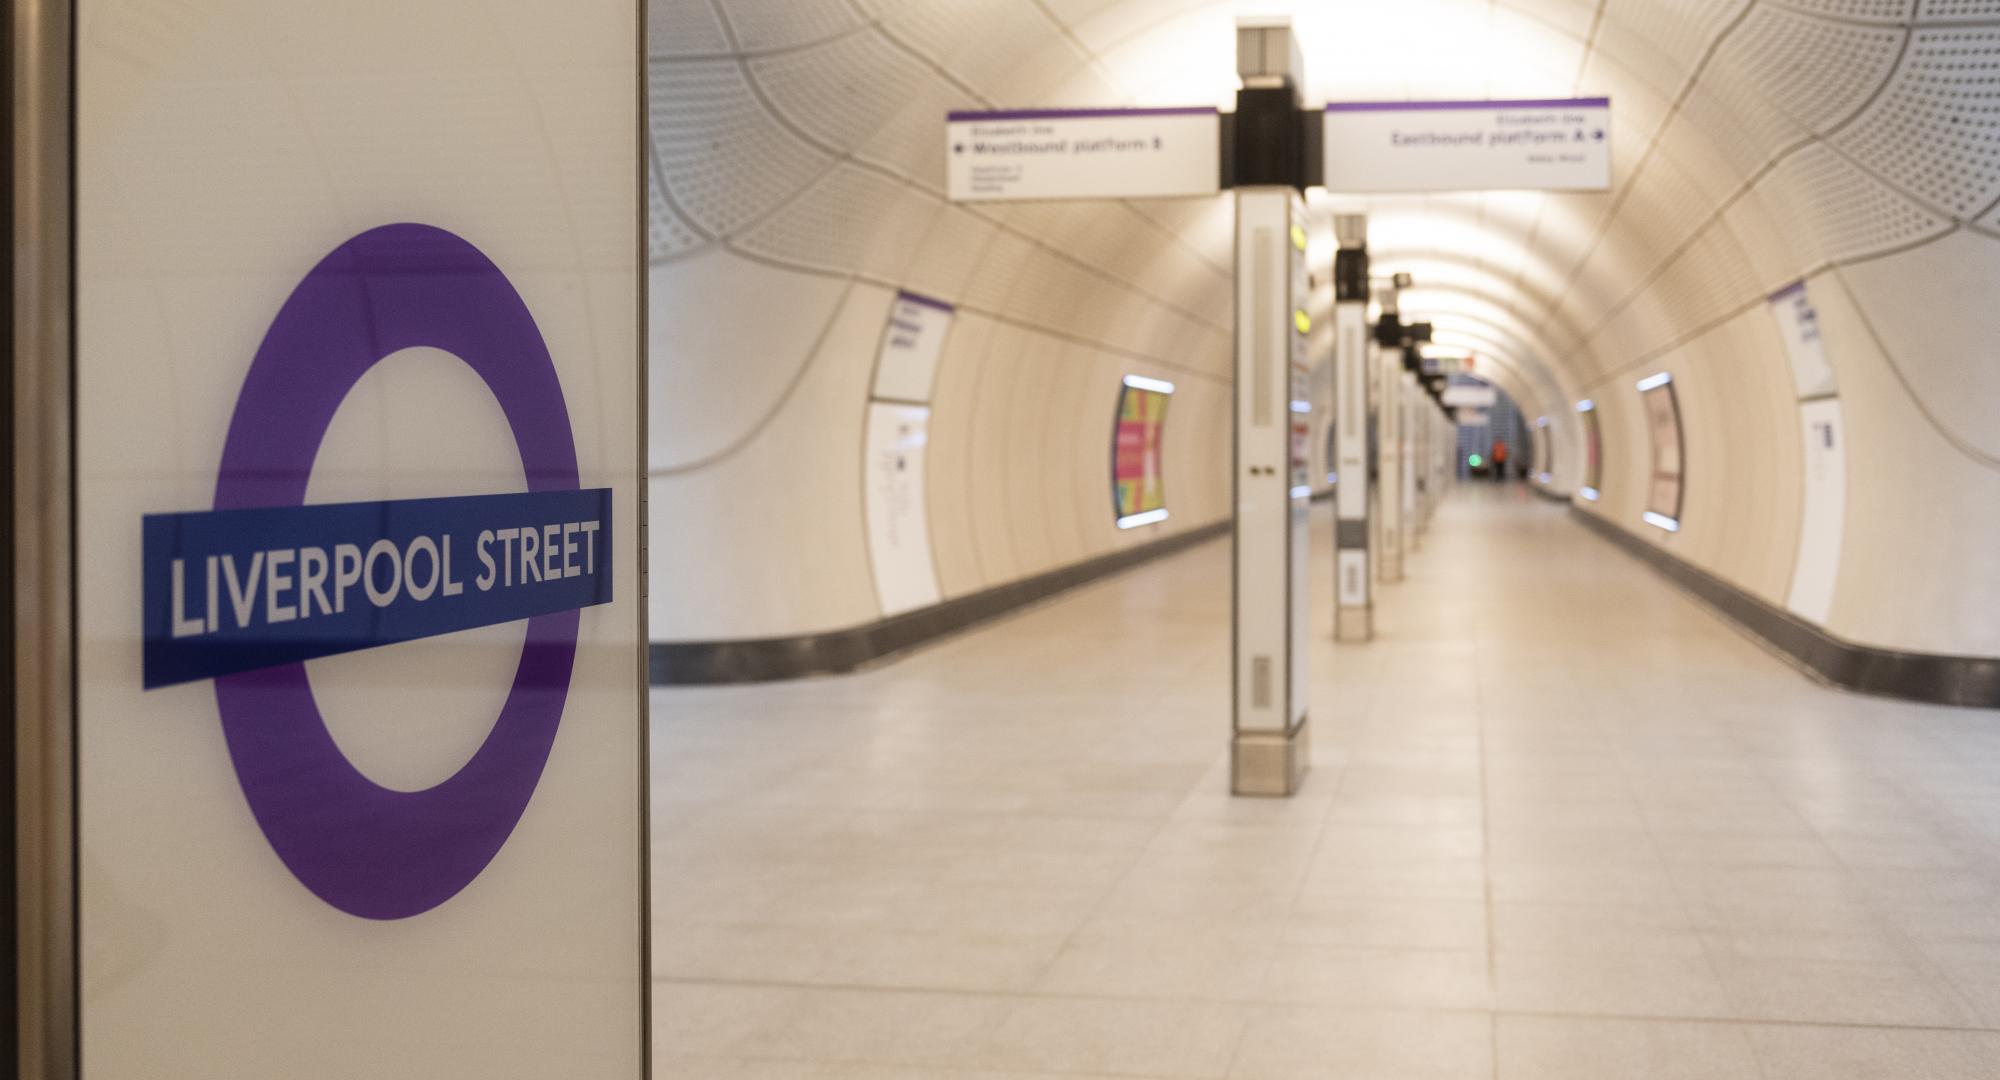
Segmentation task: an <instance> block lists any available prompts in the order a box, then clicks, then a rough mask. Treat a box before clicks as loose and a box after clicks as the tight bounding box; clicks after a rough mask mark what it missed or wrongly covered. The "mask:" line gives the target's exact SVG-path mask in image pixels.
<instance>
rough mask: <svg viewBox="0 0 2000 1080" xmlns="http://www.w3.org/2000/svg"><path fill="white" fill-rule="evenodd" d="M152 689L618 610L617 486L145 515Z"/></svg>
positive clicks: (147, 645)
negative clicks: (582, 612) (522, 622)
mask: <svg viewBox="0 0 2000 1080" xmlns="http://www.w3.org/2000/svg"><path fill="white" fill-rule="evenodd" d="M144 533H145V539H144V544H145V590H144V591H145V605H146V608H145V685H146V688H147V689H152V688H154V687H160V686H172V685H175V684H177V683H185V682H193V681H195V680H197V679H209V678H214V677H216V676H218V675H230V674H235V673H237V672H242V671H255V670H258V669H262V668H271V667H277V666H279V665H283V664H293V663H298V662H300V661H303V660H310V659H312V658H314V657H318V656H333V655H335V654H337V653H345V652H355V651H357V650H360V649H372V648H375V647H376V646H378V645H393V644H395V643H397V642H402V641H414V640H416V639H418V638H426V637H435V636H437V635H439V634H450V633H454V632H456V631H459V630H470V629H472V628H474V627H479V626H492V625H494V624H497V623H505V622H513V621H515V620H517V619H526V618H531V617H533V616H536V615H549V614H554V613H556V612H562V611H574V610H577V609H580V608H586V607H592V606H594V605H597V604H607V603H610V602H611V489H609V488H593V489H588V490H582V491H547V492H528V493H524V494H513V495H468V496H461V497H457V498H448V499H399V500H395V501H390V502H367V503H337V504H329V505H321V506H290V507H273V508H270V509H262V510H213V511H204V512H199V513H188V514H149V515H147V516H146V519H145V523H144Z"/></svg>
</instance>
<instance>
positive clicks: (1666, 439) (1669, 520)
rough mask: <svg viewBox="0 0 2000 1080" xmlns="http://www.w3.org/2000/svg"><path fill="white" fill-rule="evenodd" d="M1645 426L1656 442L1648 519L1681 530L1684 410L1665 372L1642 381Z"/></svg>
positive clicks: (1673, 529) (1666, 527) (1670, 379)
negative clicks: (1682, 421) (1682, 414)
mask: <svg viewBox="0 0 2000 1080" xmlns="http://www.w3.org/2000/svg"><path fill="white" fill-rule="evenodd" d="M1639 398H1640V400H1641V401H1643V402H1644V403H1645V406H1646V427H1647V431H1648V432H1649V434H1650V435H1651V436H1652V443H1653V476H1652V483H1651V487H1650V489H1649V490H1648V492H1647V497H1646V515H1645V516H1646V520H1647V521H1648V522H1650V523H1651V524H1654V525H1657V526H1659V527H1660V528H1662V529H1665V530H1667V531H1668V532H1679V531H1680V518H1681V475H1682V474H1681V470H1682V466H1683V461H1682V445H1681V409H1680V400H1679V399H1678V398H1677V397H1676V396H1675V394H1674V382H1673V377H1672V376H1670V375H1668V374H1666V373H1664V372H1662V373H1661V374H1658V375H1654V376H1652V377H1651V378H1648V379H1644V380H1642V381H1641V382H1640V383H1639Z"/></svg>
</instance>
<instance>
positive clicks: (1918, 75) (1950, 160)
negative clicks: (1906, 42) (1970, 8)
mask: <svg viewBox="0 0 2000 1080" xmlns="http://www.w3.org/2000/svg"><path fill="white" fill-rule="evenodd" d="M1834 142H1835V143H1836V144H1837V145H1838V146H1840V147H1841V148H1842V149H1843V150H1846V151H1847V152H1848V153H1849V154H1851V155H1853V156H1854V157H1855V158H1856V159H1857V160H1860V161H1864V162H1867V163H1869V165H1870V166H1871V167H1872V168H1874V169H1876V170H1878V171H1879V172H1881V174H1882V175H1883V176H1884V177H1886V178H1887V179H1888V180H1889V181H1890V182H1892V183H1894V184H1896V185H1897V186H1899V187H1901V188H1903V189H1904V190H1905V191H1909V192H1911V193H1913V194H1915V195H1917V196H1918V197H1919V198H1922V199H1924V200H1926V201H1927V202H1929V203H1930V204H1931V205H1932V206H1934V207H1938V208H1941V209H1943V210H1944V211H1946V212H1947V213H1950V214H1953V215H1955V216H1959V217H1967V216H1972V215H1977V214H1980V213H1983V212H1984V211H1985V210H1987V208H1989V207H1990V206H1991V205H1992V204H1993V202H1994V200H1995V199H1996V198H2000V27H1995V28H1965V29H1951V30H1931V29H1924V30H1918V31H1917V32H1916V33H1915V34H1914V35H1912V39H1911V41H1910V46H1909V50H1908V52H1907V53H1906V55H1905V56H1904V57H1903V65H1902V67H1901V68H1900V69H1899V70H1898V71H1897V72H1896V75H1895V77H1894V78H1893V79H1891V80H1890V82H1889V86H1888V88H1887V89H1885V90H1884V91H1883V93H1882V96H1881V97H1880V98H1879V99H1877V100H1876V101H1875V103H1874V104H1873V105H1872V106H1870V107H1869V109H1868V110H1867V112H1866V113H1865V114H1864V115H1863V116H1862V117H1861V119H1860V120H1859V121H1857V122H1856V123H1855V124H1854V126H1853V127H1852V128H1850V129H1848V130H1846V131H1843V132H1841V133H1840V134H1838V135H1836V136H1835V137H1834Z"/></svg>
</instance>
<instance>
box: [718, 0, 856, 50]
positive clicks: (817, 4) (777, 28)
mask: <svg viewBox="0 0 2000 1080" xmlns="http://www.w3.org/2000/svg"><path fill="white" fill-rule="evenodd" d="M717 3H718V4H719V10H720V12H721V14H722V16H723V18H724V19H725V20H727V24H728V26H729V29H730V31H731V32H732V33H733V34H734V35H735V36H736V47H737V48H738V49H741V50H743V51H745V52H752V53H755V52H763V51H765V50H769V49H779V48H786V47H789V46H795V45H803V44H808V43H811V42H815V41H824V40H826V39H827V38H831V37H834V36H835V35H838V34H840V33H841V32H842V31H845V30H850V29H853V28H854V27H855V26H857V25H859V24H860V22H861V20H860V18H859V17H858V16H857V15H855V13H854V9H853V8H851V7H849V6H848V5H847V2H846V0H717Z"/></svg>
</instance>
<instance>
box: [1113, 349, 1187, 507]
mask: <svg viewBox="0 0 2000 1080" xmlns="http://www.w3.org/2000/svg"><path fill="white" fill-rule="evenodd" d="M1173 393H1174V384H1173V383H1170V382H1162V381H1160V380H1158V379H1148V378H1145V377H1143V376H1139V375H1127V376H1125V385H1124V387H1123V388H1122V389H1121V390H1120V391H1119V394H1118V424H1117V427H1116V429H1115V431H1114V434H1113V436H1112V444H1111V492H1112V498H1113V503H1114V505H1115V507H1116V509H1117V512H1118V527H1119V528H1121V529H1133V528H1137V527H1139V526H1141V525H1151V524H1153V523H1154V522H1156V521H1165V520H1166V519H1167V492H1166V486H1165V482H1164V479H1163V476H1162V473H1163V470H1162V468H1161V461H1162V459H1161V456H1160V435H1161V431H1162V429H1163V427H1164V426H1165V424H1166V422H1167V403H1168V402H1170V401H1172V400H1173Z"/></svg>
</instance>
